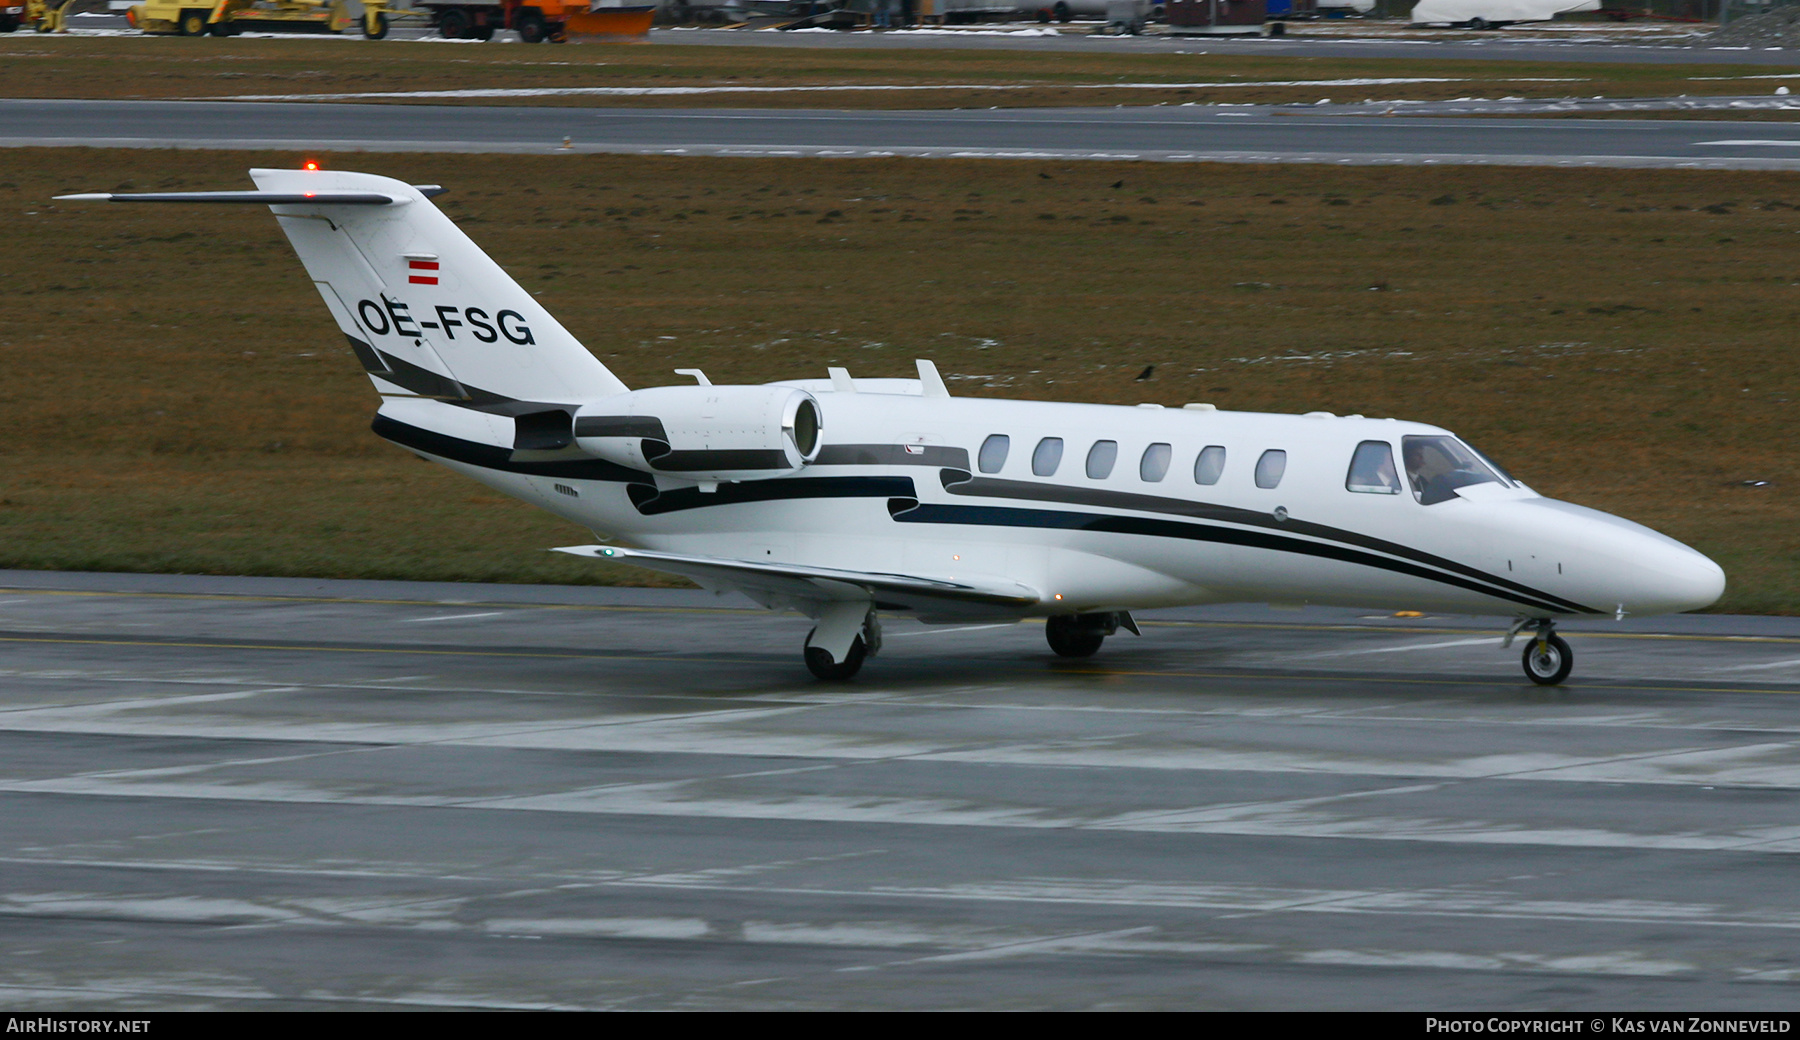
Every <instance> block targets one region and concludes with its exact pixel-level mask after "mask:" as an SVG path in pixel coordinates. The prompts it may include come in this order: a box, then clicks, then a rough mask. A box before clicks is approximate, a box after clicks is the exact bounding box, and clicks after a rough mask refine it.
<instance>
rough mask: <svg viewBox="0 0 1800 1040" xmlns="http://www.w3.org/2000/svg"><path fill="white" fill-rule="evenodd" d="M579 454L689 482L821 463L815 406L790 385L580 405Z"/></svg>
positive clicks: (655, 394)
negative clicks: (583, 453)
mask: <svg viewBox="0 0 1800 1040" xmlns="http://www.w3.org/2000/svg"><path fill="white" fill-rule="evenodd" d="M575 443H576V444H577V445H578V446H580V448H581V450H582V451H585V452H587V453H588V454H590V455H594V456H596V457H598V458H602V459H606V460H608V461H609V462H616V463H618V464H620V465H622V466H630V467H631V468H633V469H642V470H648V471H650V472H652V473H661V474H666V475H668V476H671V477H678V478H682V479H686V480H692V481H695V482H698V483H703V484H707V483H718V482H721V481H728V480H764V479H767V478H769V477H780V476H785V475H787V474H789V473H794V472H797V471H798V470H800V469H802V468H804V467H805V466H807V465H808V464H809V463H811V462H812V461H813V460H814V459H816V458H818V457H819V445H820V436H819V402H818V401H817V400H815V399H814V398H813V396H812V395H811V394H809V393H807V392H806V391H804V390H798V389H795V388H794V387H791V386H658V387H651V388H649V389H646V390H634V391H632V392H631V393H628V394H620V395H619V396H617V397H609V398H606V399H605V400H601V401H594V402H592V403H590V404H586V405H583V406H582V407H581V408H580V410H578V411H577V412H576V413H575Z"/></svg>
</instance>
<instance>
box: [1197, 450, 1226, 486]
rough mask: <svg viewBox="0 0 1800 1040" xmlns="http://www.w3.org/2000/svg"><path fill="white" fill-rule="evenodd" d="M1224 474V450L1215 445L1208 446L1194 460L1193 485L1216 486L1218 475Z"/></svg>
mask: <svg viewBox="0 0 1800 1040" xmlns="http://www.w3.org/2000/svg"><path fill="white" fill-rule="evenodd" d="M1224 472H1225V449H1224V448H1222V447H1220V446H1219V445H1217V444H1209V445H1207V446H1206V447H1205V448H1204V449H1202V450H1201V452H1200V457H1199V458H1197V459H1195V460H1194V483H1196V484H1217V483H1218V482H1219V475H1220V474H1221V473H1224Z"/></svg>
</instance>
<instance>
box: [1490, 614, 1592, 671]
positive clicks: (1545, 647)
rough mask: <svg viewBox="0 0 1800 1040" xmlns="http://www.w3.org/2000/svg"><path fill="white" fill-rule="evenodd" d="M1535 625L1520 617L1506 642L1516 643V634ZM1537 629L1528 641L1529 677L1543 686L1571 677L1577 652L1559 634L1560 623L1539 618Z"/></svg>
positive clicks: (1526, 661)
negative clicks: (1514, 638) (1557, 629)
mask: <svg viewBox="0 0 1800 1040" xmlns="http://www.w3.org/2000/svg"><path fill="white" fill-rule="evenodd" d="M1532 624H1533V619H1531V618H1520V619H1519V621H1518V623H1517V624H1515V625H1514V626H1513V628H1512V631H1511V632H1509V633H1507V635H1506V644H1507V645H1508V646H1511V645H1512V641H1513V637H1514V636H1516V635H1518V634H1519V633H1520V632H1522V631H1524V630H1525V629H1526V628H1527V627H1530V626H1531V625H1532ZM1536 628H1537V632H1536V634H1534V635H1533V636H1532V637H1531V638H1530V640H1528V641H1527V642H1526V643H1525V654H1524V659H1523V662H1522V663H1523V664H1524V666H1525V678H1527V679H1530V680H1531V681H1532V682H1534V683H1537V684H1538V685H1539V686H1555V685H1557V684H1559V683H1561V682H1562V681H1563V680H1564V679H1567V678H1568V677H1569V672H1570V671H1571V670H1572V669H1573V668H1574V667H1575V651H1573V650H1571V649H1569V644H1568V643H1567V642H1565V641H1564V640H1563V637H1562V636H1559V635H1557V634H1556V622H1554V621H1552V620H1550V619H1549V618H1538V619H1536Z"/></svg>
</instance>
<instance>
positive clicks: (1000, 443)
mask: <svg viewBox="0 0 1800 1040" xmlns="http://www.w3.org/2000/svg"><path fill="white" fill-rule="evenodd" d="M1011 448H1012V438H1011V437H1008V436H1007V435H1006V434H1004V433H996V434H994V435H993V436H991V437H989V438H988V439H987V440H985V441H982V442H981V451H980V453H979V454H977V455H976V457H975V458H976V464H977V465H979V466H980V467H981V472H983V473H998V472H1000V467H1002V466H1004V465H1006V453H1007V451H1008V450H1009V449H1011Z"/></svg>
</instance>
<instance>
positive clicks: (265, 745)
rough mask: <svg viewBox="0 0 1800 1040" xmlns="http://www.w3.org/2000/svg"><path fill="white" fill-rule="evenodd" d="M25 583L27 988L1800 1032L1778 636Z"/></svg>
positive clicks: (37, 994)
mask: <svg viewBox="0 0 1800 1040" xmlns="http://www.w3.org/2000/svg"><path fill="white" fill-rule="evenodd" d="M743 607H744V605H743V604H742V602H741V601H736V600H733V599H730V598H715V597H711V596H709V595H706V594H704V593H698V592H681V591H656V590H609V589H574V588H533V587H523V586H475V585H436V584H429V583H386V582H342V583H338V582H322V581H303V580H287V579H234V578H199V577H180V576H155V575H77V574H43V573H33V572H0V917H4V918H5V928H4V930H3V932H0V935H4V939H3V940H0V995H4V997H5V999H7V1001H8V1002H9V1003H10V1004H12V1005H14V1006H23V1007H32V1008H44V1009H54V1008H67V1009H77V1008H80V1009H145V1008H320V1007H357V1006H363V1007H376V1006H398V1007H469V1008H640V1009H658V1008H696V1009H698V1008H706V1009H726V1008H731V1009H739V1008H758V1009H760V1008H809V1009H810V1008H818V1009H824V1008H993V1009H1001V1008H1007V1009H1010V1008H1070V1009H1073V1008H1221V1009H1240V1008H1242V1009H1254V1008H1331V1009H1358V1008H1367V1009H1397V1008H1421V1009H1424V1008H1457V1009H1487V1008H1496V1009H1498V1008H1505V1009H1531V1008H1545V1009H1610V1010H1618V1009H1625V1008H1630V1009H1658V1008H1672V1009H1683V1010H1700V1009H1765V1010H1766V1009H1793V1008H1796V1007H1800V944H1796V942H1795V938H1796V936H1797V935H1800V892H1797V891H1796V889H1795V886H1794V885H1792V884H1791V876H1792V871H1793V869H1794V865H1795V864H1796V862H1800V860H1795V859H1790V858H1789V857H1790V856H1794V855H1795V854H1796V853H1800V812H1797V811H1796V805H1800V801H1797V799H1796V791H1797V790H1800V719H1797V713H1796V707H1797V706H1800V698H1796V696H1795V695H1796V693H1800V620H1793V619H1770V618H1735V617H1723V616H1719V617H1680V618H1671V619H1654V618H1652V619H1627V620H1626V621H1625V622H1622V623H1614V622H1611V621H1597V622H1586V623H1584V624H1582V625H1578V626H1571V627H1569V628H1568V629H1566V630H1565V631H1566V634H1568V636H1569V639H1570V642H1571V644H1572V645H1573V646H1574V648H1575V652H1576V654H1577V663H1576V675H1575V678H1574V679H1573V680H1572V681H1571V682H1570V684H1569V685H1567V686H1564V687H1561V688H1557V689H1544V688H1539V687H1535V686H1532V685H1530V684H1529V683H1527V682H1526V681H1525V680H1524V678H1523V676H1522V675H1521V674H1520V672H1519V667H1518V654H1517V649H1518V648H1516V647H1515V648H1514V649H1513V650H1502V649H1501V648H1500V647H1499V645H1498V644H1499V638H1500V631H1501V627H1502V626H1501V625H1500V623H1499V622H1498V621H1497V620H1495V619H1469V618H1450V617H1394V616H1389V615H1385V614H1370V613H1368V612H1356V611H1346V610H1324V609H1309V610H1300V611H1278V610H1273V609H1269V608H1264V607H1259V606H1251V607H1234V608H1205V609H1192V610H1184V611H1165V612H1159V613H1155V614H1148V615H1145V616H1144V618H1143V620H1144V621H1145V622H1146V623H1145V624H1144V636H1143V637H1142V638H1134V637H1130V636H1126V635H1121V636H1118V637H1115V638H1113V639H1110V640H1108V642H1107V645H1106V647H1105V649H1103V650H1102V651H1101V653H1100V655H1099V656H1097V657H1095V658H1093V659H1092V660H1090V661H1085V662H1077V663H1071V662H1065V661H1061V660H1059V659H1057V658H1055V657H1053V656H1052V655H1051V654H1050V653H1049V652H1048V650H1047V649H1046V647H1045V645H1044V642H1043V636H1042V627H1041V625H1037V624H1031V623H1026V624H1020V625H1015V626H1003V627H979V628H956V629H932V628H926V627H924V626H919V625H916V624H912V623H902V622H895V623H892V624H890V625H888V626H887V631H886V637H887V638H886V646H885V648H884V650H883V653H882V654H881V656H880V657H878V658H876V659H874V660H872V661H871V662H870V663H869V664H868V665H867V666H866V667H865V669H864V671H863V673H862V675H861V676H859V677H858V679H857V680H855V681H853V682H847V683H819V682H816V681H813V680H812V679H811V677H810V676H809V675H808V674H807V673H806V672H805V670H804V668H803V667H802V666H801V663H800V660H799V654H798V648H799V645H800V641H801V639H802V637H803V636H804V635H805V632H806V629H807V626H808V622H806V621H805V620H804V619H802V618H799V617H792V616H781V615H768V614H764V613H762V612H759V611H752V610H747V609H743Z"/></svg>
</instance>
